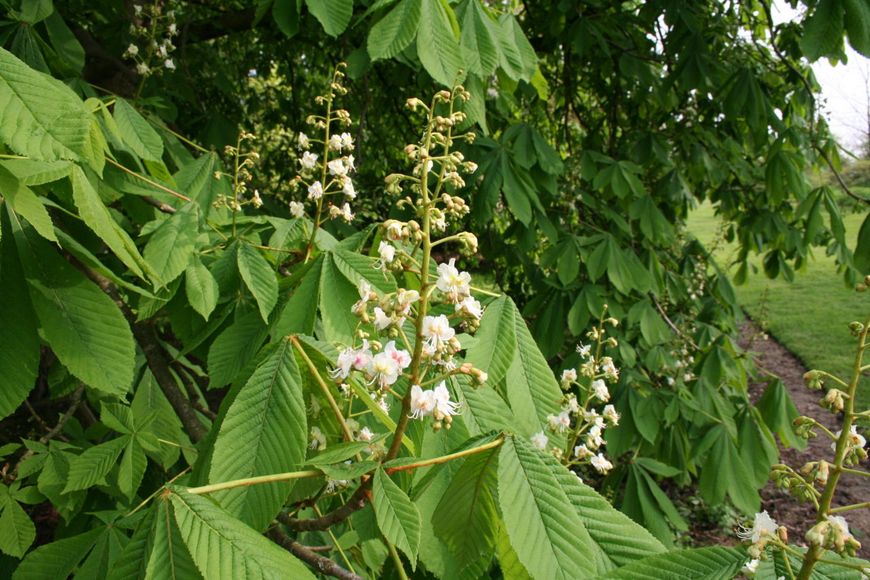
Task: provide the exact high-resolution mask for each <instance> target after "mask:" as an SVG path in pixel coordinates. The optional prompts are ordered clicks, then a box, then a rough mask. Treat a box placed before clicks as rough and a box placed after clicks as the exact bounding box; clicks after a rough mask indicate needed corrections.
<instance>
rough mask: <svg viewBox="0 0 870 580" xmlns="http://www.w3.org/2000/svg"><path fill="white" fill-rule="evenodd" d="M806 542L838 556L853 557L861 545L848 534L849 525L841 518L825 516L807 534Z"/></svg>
mask: <svg viewBox="0 0 870 580" xmlns="http://www.w3.org/2000/svg"><path fill="white" fill-rule="evenodd" d="M806 538H807V542H809V544H810V545H813V546H821V547H822V548H825V549H828V550H833V551H835V552H837V553H838V554H847V555H849V556H854V555H855V553H856V552H857V551H858V550H859V549H861V543H860V542H859V541H858V540H856V539H855V537H854V536H852V534H851V532H849V524H848V522H846V518H844V517H842V516H831V515H829V516H827V517H826V518H825V519H823V520H822V521H820V522H819V523H817V524H816V525H814V526H813V527H812V528H810V530H809V531H808V532H807V536H806Z"/></svg>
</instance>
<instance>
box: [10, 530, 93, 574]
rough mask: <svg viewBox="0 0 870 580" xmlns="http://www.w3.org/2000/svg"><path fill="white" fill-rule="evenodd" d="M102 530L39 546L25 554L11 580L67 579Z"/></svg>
mask: <svg viewBox="0 0 870 580" xmlns="http://www.w3.org/2000/svg"><path fill="white" fill-rule="evenodd" d="M103 531H104V528H98V529H96V530H91V531H89V532H85V533H84V534H79V535H78V536H73V537H71V538H65V539H63V540H58V541H57V542H52V543H50V544H46V545H44V546H40V547H38V548H37V549H35V550H34V551H32V552H30V553H29V554H27V557H26V558H24V560H23V561H22V562H21V564H19V566H18V568H16V569H15V573H14V574H12V580H56V579H57V578H67V577H68V576H69V575H70V574H72V571H73V569H74V568H75V567H76V565H77V564H78V563H79V562H80V561H81V560H82V559H83V558H84V557H85V556H86V555H87V553H88V552H89V551H90V549H91V548H92V547H93V546H94V544H95V543H96V541H97V540H98V539H99V537H100V536H101V535H102V534H103Z"/></svg>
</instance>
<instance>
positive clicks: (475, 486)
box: [433, 450, 498, 570]
mask: <svg viewBox="0 0 870 580" xmlns="http://www.w3.org/2000/svg"><path fill="white" fill-rule="evenodd" d="M497 465H498V451H497V450H493V451H489V452H486V453H480V454H477V455H472V456H471V457H469V458H468V459H467V460H466V461H465V463H463V465H462V467H460V468H459V470H458V471H457V472H456V474H455V476H454V477H453V478H452V480H451V481H450V485H449V487H448V488H447V489H446V490H445V492H444V495H443V496H442V498H441V502H440V503H439V504H438V507H437V508H436V509H435V515H434V518H435V519H434V522H433V524H434V528H435V533H436V534H437V535H438V537H440V538H441V539H442V540H443V541H444V543H445V544H447V546H448V547H449V548H450V555H451V557H452V558H453V559H455V560H456V564H457V566H458V568H459V569H460V570H464V569H465V568H466V567H468V566H471V565H474V564H475V563H477V562H478V561H479V560H481V558H485V559H486V560H487V562H488V561H489V559H490V558H491V557H492V552H493V549H494V548H495V543H496V539H497V534H498V506H497V500H496V492H497V489H496V486H497V482H498V473H497Z"/></svg>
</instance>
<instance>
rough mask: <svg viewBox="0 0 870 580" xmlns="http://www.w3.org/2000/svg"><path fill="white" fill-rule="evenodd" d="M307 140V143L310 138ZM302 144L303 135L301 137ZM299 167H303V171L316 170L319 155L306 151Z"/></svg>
mask: <svg viewBox="0 0 870 580" xmlns="http://www.w3.org/2000/svg"><path fill="white" fill-rule="evenodd" d="M305 139H306V143H307V140H308V137H306V138H305ZM300 142H301V135H300ZM299 165H301V166H302V169H314V167H315V166H316V165H317V154H316V153H312V152H311V151H306V152H305V153H303V154H302V158H301V159H299Z"/></svg>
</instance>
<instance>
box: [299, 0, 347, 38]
mask: <svg viewBox="0 0 870 580" xmlns="http://www.w3.org/2000/svg"><path fill="white" fill-rule="evenodd" d="M305 4H306V5H307V6H308V10H309V11H310V12H311V14H313V15H314V17H315V18H317V20H318V21H319V22H320V24H321V25H322V26H323V30H324V32H326V34H328V35H329V36H332V37H336V36H338V35H339V34H341V33H342V32H344V29H345V28H347V25H348V24H350V18H351V16H353V0H305Z"/></svg>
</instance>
